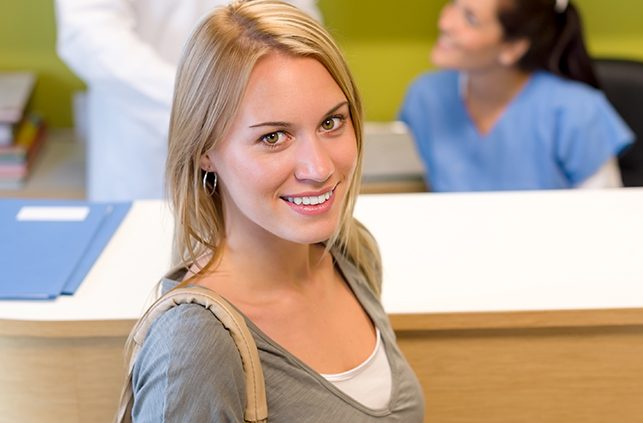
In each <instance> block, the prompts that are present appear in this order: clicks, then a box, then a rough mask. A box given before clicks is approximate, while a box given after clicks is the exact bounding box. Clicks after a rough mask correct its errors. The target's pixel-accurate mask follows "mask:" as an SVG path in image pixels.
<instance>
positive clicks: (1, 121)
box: [0, 72, 45, 189]
mask: <svg viewBox="0 0 643 423" xmlns="http://www.w3.org/2000/svg"><path fill="white" fill-rule="evenodd" d="M35 81H36V77H35V75H34V74H33V73H30V72H11V73H9V72H0V188H3V189H10V188H20V187H21V186H22V185H23V184H24V182H25V181H26V179H27V177H28V176H29V173H30V171H31V169H32V167H33V163H34V161H35V159H36V157H37V155H38V151H39V150H40V148H41V147H42V144H43V142H44V139H45V136H44V135H45V123H44V121H43V119H42V118H40V117H39V116H38V115H36V114H33V113H31V112H30V111H29V100H30V98H31V95H32V93H33V89H34V85H35Z"/></svg>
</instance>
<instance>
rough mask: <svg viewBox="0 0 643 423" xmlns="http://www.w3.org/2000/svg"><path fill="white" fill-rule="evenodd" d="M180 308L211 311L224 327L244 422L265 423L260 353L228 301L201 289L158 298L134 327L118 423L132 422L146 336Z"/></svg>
mask: <svg viewBox="0 0 643 423" xmlns="http://www.w3.org/2000/svg"><path fill="white" fill-rule="evenodd" d="M180 304H199V305H202V306H203V307H205V308H206V309H207V310H210V311H211V312H212V314H214V317H216V318H217V319H218V320H219V321H220V322H221V323H222V324H223V326H224V327H225V328H226V329H227V330H228V332H230V335H231V336H232V339H233V340H234V343H235V345H236V346H237V349H238V350H239V355H240V356H241V363H242V365H243V371H244V373H245V379H246V396H247V404H246V408H245V411H244V421H246V422H253V423H265V422H267V421H268V404H267V401H266V387H265V381H264V377H263V370H262V368H261V362H260V361H259V353H258V351H257V345H256V344H255V341H254V338H253V337H252V334H251V333H250V331H249V330H248V327H247V326H246V322H245V319H244V318H243V316H242V315H241V314H239V312H237V311H236V310H235V309H234V307H232V305H230V303H229V302H228V301H226V300H225V299H224V298H223V297H221V296H220V295H218V294H217V293H216V292H214V291H212V290H210V289H207V288H203V287H190V288H177V289H174V290H171V291H169V292H168V293H167V294H165V295H163V296H162V297H161V298H159V299H158V300H157V301H156V302H155V303H154V304H152V306H151V307H150V308H149V309H148V310H147V311H146V312H145V314H144V315H143V317H141V319H140V320H139V321H138V322H137V323H136V325H135V326H134V329H133V330H132V334H131V335H130V339H131V342H132V352H131V355H130V359H129V365H128V374H127V379H126V383H125V386H124V387H123V392H122V393H121V400H120V404H119V407H118V414H117V417H116V422H117V423H131V422H132V406H133V404H134V392H133V391H132V369H133V367H134V362H135V361H136V356H137V355H138V352H139V350H140V349H141V346H142V345H143V342H144V341H145V337H146V336H147V332H148V331H149V329H150V327H151V326H152V323H154V321H155V320H156V319H157V318H158V317H159V316H160V315H161V314H163V313H164V312H165V311H167V310H169V309H171V308H172V307H175V306H177V305H180Z"/></svg>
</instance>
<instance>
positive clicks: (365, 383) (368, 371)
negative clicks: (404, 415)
mask: <svg viewBox="0 0 643 423" xmlns="http://www.w3.org/2000/svg"><path fill="white" fill-rule="evenodd" d="M375 331H376V333H375V336H376V341H375V349H374V350H373V352H372V353H371V355H370V356H369V357H368V358H367V359H366V360H365V361H364V362H362V363H361V364H359V365H358V366H357V367H355V368H353V369H351V370H348V371H345V372H342V373H335V374H322V376H323V377H324V379H326V380H327V381H329V382H330V383H332V384H333V385H335V386H336V387H337V388H338V389H340V390H341V391H342V392H344V393H345V394H347V395H349V396H350V397H352V398H353V399H355V400H357V401H358V402H360V403H362V404H363V405H365V406H366V407H368V408H371V409H373V410H382V409H385V408H386V407H387V406H388V404H389V401H390V398H391V368H390V366H389V363H388V359H387V358H386V350H385V349H384V346H383V345H382V336H381V334H380V331H379V329H377V328H375Z"/></svg>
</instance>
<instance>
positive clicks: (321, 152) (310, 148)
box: [295, 135, 335, 182]
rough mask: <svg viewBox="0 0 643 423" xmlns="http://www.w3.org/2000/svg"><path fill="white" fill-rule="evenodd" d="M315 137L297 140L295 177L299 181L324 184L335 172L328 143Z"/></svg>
mask: <svg viewBox="0 0 643 423" xmlns="http://www.w3.org/2000/svg"><path fill="white" fill-rule="evenodd" d="M329 142H332V141H331V140H324V139H320V138H319V137H317V136H316V135H312V136H307V137H305V138H304V139H301V138H300V139H299V145H298V148H297V167H296V169H295V177H296V178H297V179H298V180H300V181H305V180H308V181H314V182H326V181H327V180H328V178H330V176H331V175H332V174H333V172H334V171H335V164H334V163H333V159H332V157H331V154H330V151H329V146H328V143H329Z"/></svg>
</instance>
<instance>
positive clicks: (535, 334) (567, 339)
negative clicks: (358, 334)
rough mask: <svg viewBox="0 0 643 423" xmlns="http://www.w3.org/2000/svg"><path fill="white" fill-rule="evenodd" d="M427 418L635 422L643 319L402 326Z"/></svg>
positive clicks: (442, 422) (640, 406)
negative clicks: (575, 324)
mask: <svg viewBox="0 0 643 423" xmlns="http://www.w3.org/2000/svg"><path fill="white" fill-rule="evenodd" d="M397 335H398V342H399V344H400V347H401V349H402V350H403V352H404V354H405V355H406V356H407V358H408V360H409V362H410V363H411V365H412V367H413V368H414V370H415V371H416V373H417V375H418V377H419V379H420V381H421V383H422V386H423V389H424V394H425V401H426V410H427V413H426V419H425V421H426V422H432V423H433V422H439V423H474V422H475V423H487V422H488V423H491V422H493V423H523V422H524V423H528V422H529V423H533V422H538V423H549V422H551V423H561V422H565V423H568V422H583V423H599V422H600V423H605V422H609V423H611V422H619V423H629V422H632V423H635V422H637V423H638V422H640V421H641V416H643V401H642V400H641V398H643V325H642V326H628V327H594V328H592V327H587V328H553V329H522V330H520V329H512V330H448V331H398V332H397Z"/></svg>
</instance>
